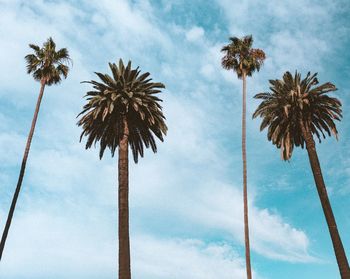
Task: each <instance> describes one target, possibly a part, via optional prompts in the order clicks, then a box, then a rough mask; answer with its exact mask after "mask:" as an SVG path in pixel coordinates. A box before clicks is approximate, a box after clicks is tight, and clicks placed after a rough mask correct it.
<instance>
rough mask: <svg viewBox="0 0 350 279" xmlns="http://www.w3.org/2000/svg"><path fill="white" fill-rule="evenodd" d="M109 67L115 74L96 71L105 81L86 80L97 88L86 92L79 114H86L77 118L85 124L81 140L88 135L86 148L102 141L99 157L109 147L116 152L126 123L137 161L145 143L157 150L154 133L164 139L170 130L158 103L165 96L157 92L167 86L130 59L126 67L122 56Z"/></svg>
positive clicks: (112, 151) (154, 150)
mask: <svg viewBox="0 0 350 279" xmlns="http://www.w3.org/2000/svg"><path fill="white" fill-rule="evenodd" d="M109 67H110V69H111V71H112V76H109V75H108V74H101V73H96V75H97V76H98V77H99V78H100V80H101V81H102V82H97V81H94V80H91V81H85V83H90V84H92V85H93V88H94V89H95V90H93V91H89V92H87V94H86V97H87V100H88V101H89V102H88V103H87V104H86V105H85V106H84V109H83V111H82V112H81V113H80V114H79V115H82V114H83V116H82V117H81V119H80V120H79V122H78V125H79V126H82V127H83V132H82V134H81V137H80V140H81V139H82V137H83V136H84V135H86V136H88V139H87V143H86V149H87V148H90V147H91V146H92V144H93V143H95V144H96V142H97V141H100V158H102V156H103V153H104V150H105V149H106V147H108V148H109V149H110V150H111V153H112V156H114V153H115V150H116V148H117V146H118V145H119V142H120V140H121V138H122V137H123V131H124V125H125V123H126V124H127V125H128V130H129V143H130V146H131V149H132V152H133V157H134V161H135V163H137V161H138V156H139V155H141V157H143V150H144V146H146V148H148V147H151V148H152V150H153V152H156V151H157V146H156V143H155V139H154V135H155V136H156V137H157V138H159V139H160V140H161V141H163V134H164V135H165V134H166V132H167V126H166V124H165V122H164V120H165V117H164V115H163V113H162V110H161V109H162V107H161V106H160V105H159V103H158V102H161V101H162V100H161V99H159V98H157V97H156V96H155V95H156V94H158V93H160V92H161V90H160V89H161V88H165V86H164V85H163V84H162V83H159V82H156V83H155V82H151V81H152V79H151V78H149V76H150V73H148V72H147V73H144V74H141V75H140V72H141V71H140V70H139V67H137V68H136V69H133V70H132V69H131V62H130V61H129V63H128V65H127V66H126V67H125V66H124V64H123V61H122V60H119V65H116V64H115V63H113V64H111V63H109ZM79 115H78V116H79ZM125 121H126V122H125Z"/></svg>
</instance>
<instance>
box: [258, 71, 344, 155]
mask: <svg viewBox="0 0 350 279" xmlns="http://www.w3.org/2000/svg"><path fill="white" fill-rule="evenodd" d="M316 76H317V74H313V75H311V74H310V72H309V73H308V74H307V76H306V77H305V78H304V79H303V80H301V75H300V74H299V73H298V72H295V75H294V76H293V75H292V74H291V73H290V72H286V73H285V74H284V75H283V79H282V80H270V84H271V87H270V90H271V92H268V93H260V94H257V95H255V98H256V99H261V100H263V101H262V102H261V104H260V105H259V107H258V108H257V110H256V111H255V112H254V114H253V117H254V118H255V117H257V116H260V117H262V118H263V121H262V123H261V126H260V130H263V129H265V128H266V127H268V134H267V137H268V139H269V141H271V142H272V143H273V144H274V145H276V146H277V147H278V148H281V156H282V158H283V159H284V160H289V159H290V157H291V156H292V152H293V148H294V145H295V146H301V147H302V148H303V147H304V144H305V138H304V135H303V132H302V125H303V126H304V127H305V129H306V130H307V131H309V132H311V134H314V135H316V136H317V138H318V140H319V141H320V142H321V135H322V137H323V138H325V134H328V135H329V136H331V133H333V134H334V136H335V137H336V138H337V135H338V131H337V128H336V125H335V123H334V120H340V118H341V117H342V110H341V102H340V101H339V100H338V99H336V98H333V97H329V96H328V95H327V93H328V92H331V91H335V90H337V89H336V87H335V86H334V84H332V83H330V82H327V83H324V84H322V85H318V83H319V82H318V80H317V77H316Z"/></svg>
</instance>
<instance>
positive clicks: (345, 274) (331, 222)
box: [300, 122, 350, 279]
mask: <svg viewBox="0 0 350 279" xmlns="http://www.w3.org/2000/svg"><path fill="white" fill-rule="evenodd" d="M300 125H301V128H302V133H303V137H304V139H305V142H306V149H307V152H308V155H309V161H310V165H311V169H312V173H313V175H314V180H315V184H316V188H317V192H318V196H319V198H320V201H321V205H322V209H323V213H324V215H325V217H326V221H327V225H328V230H329V233H330V235H331V239H332V244H333V249H334V253H335V256H336V259H337V262H338V267H339V272H340V276H341V278H342V279H350V269H349V263H348V260H347V258H346V254H345V251H344V247H343V243H342V241H341V238H340V235H339V232H338V228H337V224H336V221H335V218H334V215H333V210H332V207H331V204H330V201H329V198H328V194H327V189H326V185H325V183H324V180H323V175H322V171H321V166H320V162H319V160H318V156H317V152H316V146H315V141H314V139H313V136H312V134H311V132H310V131H309V129H308V128H307V127H305V126H304V124H303V123H302V122H301V123H300Z"/></svg>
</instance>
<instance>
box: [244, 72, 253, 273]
mask: <svg viewBox="0 0 350 279" xmlns="http://www.w3.org/2000/svg"><path fill="white" fill-rule="evenodd" d="M242 79H243V102H242V161H243V207H244V243H245V261H246V269H247V278H248V279H251V278H252V268H251V263H250V244H249V223H248V189H247V152H246V114H247V112H246V99H247V92H246V91H247V90H246V73H245V71H243V76H242Z"/></svg>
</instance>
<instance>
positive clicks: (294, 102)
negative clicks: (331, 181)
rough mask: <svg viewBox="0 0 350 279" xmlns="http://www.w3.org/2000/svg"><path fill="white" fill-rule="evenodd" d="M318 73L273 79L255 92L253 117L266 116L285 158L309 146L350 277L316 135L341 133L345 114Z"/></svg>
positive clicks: (339, 258)
mask: <svg viewBox="0 0 350 279" xmlns="http://www.w3.org/2000/svg"><path fill="white" fill-rule="evenodd" d="M316 76H317V74H313V75H311V74H310V73H308V74H307V75H306V77H305V78H304V79H303V80H301V75H300V74H299V73H298V72H295V75H294V77H293V75H292V74H291V73H290V72H286V73H285V74H284V75H283V79H282V80H270V84H271V87H270V90H271V92H268V93H260V94H257V95H255V98H256V99H261V100H262V102H261V104H260V105H259V107H258V108H257V110H256V111H255V112H254V115H253V117H254V118H255V117H257V116H260V117H262V118H263V120H262V123H261V126H260V130H263V129H265V128H267V127H268V134H267V137H268V140H269V141H271V142H272V144H274V145H276V147H277V148H280V149H281V156H282V159H283V160H289V159H290V158H291V157H292V152H293V148H294V146H301V147H302V148H304V145H305V146H306V150H307V152H308V155H309V161H310V165H311V169H312V172H313V175H314V180H315V184H316V188H317V191H318V195H319V198H320V201H321V204H322V208H323V213H324V215H325V217H326V221H327V225H328V230H329V233H330V235H331V239H332V243H333V248H334V252H335V256H336V258H337V262H338V266H339V271H340V274H341V278H343V279H349V278H350V270H349V264H348V260H347V258H346V254H345V251H344V248H343V244H342V241H341V239H340V235H339V233H338V229H337V224H336V222H335V218H334V215H333V211H332V207H331V204H330V202H329V199H328V194H327V190H326V186H325V183H324V180H323V176H322V171H321V166H320V163H319V160H318V156H317V152H316V146H315V141H314V138H313V135H316V137H317V138H318V140H319V142H321V137H323V138H325V137H326V134H328V136H331V134H332V133H333V135H334V136H335V137H336V138H337V137H338V131H337V127H336V125H335V123H334V120H338V121H340V119H341V117H342V110H341V103H340V101H339V100H338V99H336V98H333V97H329V96H328V95H327V93H328V92H332V91H335V90H337V88H336V87H335V86H334V84H332V83H330V82H327V83H324V84H322V85H318V80H317V77H316Z"/></svg>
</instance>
